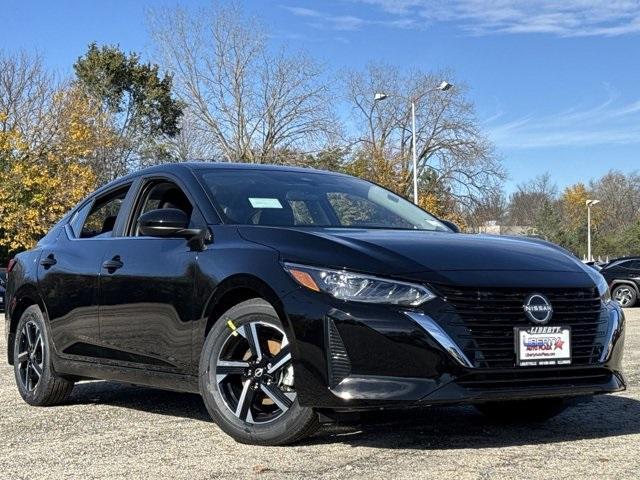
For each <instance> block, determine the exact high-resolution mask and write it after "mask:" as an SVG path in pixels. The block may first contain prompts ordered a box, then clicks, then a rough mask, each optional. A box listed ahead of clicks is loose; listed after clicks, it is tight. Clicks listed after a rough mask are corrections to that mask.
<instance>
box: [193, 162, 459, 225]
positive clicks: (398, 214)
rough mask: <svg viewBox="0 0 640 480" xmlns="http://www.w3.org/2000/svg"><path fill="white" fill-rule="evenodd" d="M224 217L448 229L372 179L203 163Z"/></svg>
mask: <svg viewBox="0 0 640 480" xmlns="http://www.w3.org/2000/svg"><path fill="white" fill-rule="evenodd" d="M199 176H200V178H201V180H202V183H203V184H204V186H205V188H206V189H207V190H208V191H209V193H210V194H211V197H212V199H213V200H214V203H215V204H216V208H217V209H218V211H219V212H220V213H221V214H222V215H223V216H224V220H225V223H231V224H237V225H266V226H284V227H294V226H295V227H331V228H382V229H407V230H430V231H443V232H448V231H450V229H449V228H448V227H447V226H445V225H444V224H443V223H442V222H440V221H439V220H438V219H436V218H435V217H433V216H432V215H429V214H428V213H427V212H425V211H424V210H422V209H420V208H418V207H416V206H415V205H414V204H412V203H411V202H408V201H407V200H405V199H403V198H402V197H400V196H398V195H396V194H394V193H392V192H390V191H388V190H385V189H384V188H381V187H378V186H377V185H374V184H372V183H369V182H366V181H364V180H360V179H357V178H353V177H348V176H342V175H332V174H328V173H320V172H318V173H315V172H300V171H273V170H261V171H259V170H248V169H224V170H222V169H203V170H200V171H199Z"/></svg>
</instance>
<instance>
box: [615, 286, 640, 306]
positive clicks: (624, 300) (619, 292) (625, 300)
mask: <svg viewBox="0 0 640 480" xmlns="http://www.w3.org/2000/svg"><path fill="white" fill-rule="evenodd" d="M611 297H612V298H613V299H614V300H615V301H616V302H618V303H619V304H620V306H621V307H622V308H631V307H633V306H634V305H635V304H636V301H637V299H638V294H637V293H636V291H635V289H634V288H633V287H632V286H631V285H618V286H617V287H615V288H614V289H613V292H611Z"/></svg>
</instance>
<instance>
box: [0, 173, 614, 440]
mask: <svg viewBox="0 0 640 480" xmlns="http://www.w3.org/2000/svg"><path fill="white" fill-rule="evenodd" d="M8 276H9V279H8V285H7V297H8V299H9V300H8V302H7V305H8V309H7V315H6V319H5V322H6V327H5V331H6V334H7V345H8V347H9V348H8V358H7V360H8V361H9V363H11V364H13V365H14V370H15V378H16V383H17V386H18V390H19V392H20V394H21V395H22V397H23V398H24V400H25V401H26V402H28V403H29V404H31V405H43V406H44V405H52V404H55V403H60V402H62V401H64V400H65V399H66V398H67V397H68V396H69V394H70V392H71V389H72V388H73V384H74V382H76V381H78V380H80V379H83V378H98V379H106V380H118V381H123V382H128V383H136V384H142V385H149V386H154V387H161V388H168V389H171V390H181V391H189V392H194V393H200V394H201V395H202V397H203V399H204V403H205V406H206V407H207V410H208V411H209V413H210V414H211V416H212V417H213V419H214V420H215V421H216V423H217V424H218V425H219V426H220V428H222V429H223V430H224V431H225V432H227V433H228V434H230V435H232V436H233V437H234V438H235V439H237V440H239V441H241V442H247V443H255V444H269V445H274V444H284V443H291V442H293V441H296V440H298V439H300V438H303V437H304V436H307V435H309V434H310V433H312V432H313V431H314V430H315V429H316V428H317V427H318V426H319V423H320V422H321V421H322V422H325V421H329V420H338V419H340V418H341V416H342V415H343V414H350V415H355V414H357V413H358V412H361V411H363V410H374V411H378V410H380V409H385V408H392V409H397V408H404V407H407V408H408V407H427V406H429V405H434V404H448V403H449V404H459V403H469V404H474V405H476V406H477V407H478V409H479V410H480V411H482V412H483V413H485V414H487V415H490V416H496V417H498V418H500V419H501V420H504V419H507V418H511V419H512V420H515V421H518V422H526V421H536V420H542V419H546V418H550V417H552V416H554V415H556V414H558V413H559V412H560V411H561V410H562V409H563V408H564V406H565V403H564V401H565V399H566V398H567V397H575V396H580V395H593V394H599V393H611V392H619V391H621V390H624V388H625V380H624V377H623V375H622V373H621V361H622V354H623V340H624V314H623V312H622V310H621V309H620V306H619V305H618V304H616V303H615V302H612V301H611V298H610V296H609V287H608V285H607V282H606V281H605V279H604V278H603V277H602V275H600V274H599V273H598V272H597V271H596V270H594V269H593V268H590V267H587V266H585V265H584V264H583V263H582V262H580V261H579V260H578V259H577V258H576V257H574V256H572V255H570V254H568V253H567V252H566V251H565V250H563V249H561V248H559V247H557V246H556V245H553V244H550V243H547V242H545V241H543V240H539V239H531V238H508V237H496V236H487V235H465V234H461V233H458V230H457V228H456V227H455V226H454V225H452V224H449V223H447V222H445V221H441V220H439V219H437V218H436V217H434V216H432V215H430V214H429V213H428V212H426V211H424V210H422V209H420V208H418V207H417V206H415V205H413V204H412V203H411V202H408V201H407V200H405V199H404V198H401V197H399V196H398V195H396V194H394V193H392V192H390V191H387V190H385V189H383V188H381V187H379V186H377V185H374V184H371V183H369V182H366V181H363V180H360V179H357V178H354V177H350V176H347V175H341V174H335V173H329V172H321V171H318V170H308V169H297V168H290V167H275V166H267V165H234V164H189V163H182V164H173V165H171V164H169V165H160V166H157V167H152V168H151V169H147V170H143V171H141V172H136V173H134V174H132V175H129V176H127V177H124V178H121V179H118V180H115V181H114V182H112V183H110V184H109V185H106V186H104V187H102V188H101V189H100V190H98V191H97V192H95V193H94V194H92V195H90V196H89V197H88V198H87V199H85V200H83V201H82V202H80V203H79V204H78V205H77V207H75V208H74V209H72V210H71V212H70V213H69V214H68V215H67V216H65V218H63V219H62V220H61V221H60V222H59V223H58V224H57V225H56V226H54V227H53V229H52V230H51V231H50V232H49V233H48V234H47V235H46V236H45V237H44V238H43V239H42V240H40V242H39V243H38V245H37V246H36V247H35V248H34V249H32V250H29V251H26V252H22V253H20V254H18V255H17V256H16V257H15V258H14V259H13V260H12V261H11V262H10V267H9V275H8ZM408 415H411V413H408Z"/></svg>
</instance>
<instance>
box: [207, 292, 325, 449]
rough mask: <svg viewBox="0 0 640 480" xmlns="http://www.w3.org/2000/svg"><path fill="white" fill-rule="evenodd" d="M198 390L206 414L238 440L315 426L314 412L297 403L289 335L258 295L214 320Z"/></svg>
mask: <svg viewBox="0 0 640 480" xmlns="http://www.w3.org/2000/svg"><path fill="white" fill-rule="evenodd" d="M200 391H201V394H202V397H203V399H204V403H205V405H206V407H207V410H208V412H209V414H210V415H211V417H212V418H213V419H214V421H215V422H216V423H217V424H218V426H219V427H220V428H221V429H222V430H224V431H225V432H226V433H227V434H228V435H231V436H232V437H233V438H234V439H235V440H237V441H238V442H242V443H251V444H257V445H284V444H289V443H293V442H295V441H297V440H300V439H301V438H303V437H305V436H307V435H310V434H311V433H313V432H314V431H315V430H316V429H317V428H318V418H317V415H316V414H315V413H314V412H313V410H312V409H311V408H308V407H302V406H300V404H299V403H298V398H297V393H296V389H295V378H294V371H293V364H292V361H291V346H290V344H289V339H288V338H287V335H286V334H285V332H284V329H283V328H282V323H281V322H280V319H279V318H278V315H277V314H276V312H275V310H274V309H273V307H272V306H271V305H270V304H269V303H267V302H266V301H264V300H262V299H253V300H247V301H246V302H242V303H240V304H238V305H236V306H235V307H233V308H231V309H230V310H228V311H227V312H225V313H224V314H223V315H222V317H220V319H219V320H218V321H217V322H216V323H215V325H214V326H213V328H212V329H211V331H210V332H209V334H208V335H207V338H206V340H205V344H204V348H203V350H202V355H201V358H200Z"/></svg>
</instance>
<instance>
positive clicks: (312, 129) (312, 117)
mask: <svg viewBox="0 0 640 480" xmlns="http://www.w3.org/2000/svg"><path fill="white" fill-rule="evenodd" d="M149 24H150V27H151V31H152V35H153V38H154V40H155V43H156V46H157V50H158V54H159V56H160V58H159V61H160V62H161V63H162V64H163V65H164V67H165V68H167V69H169V71H170V72H171V73H173V75H174V79H175V81H176V83H177V87H178V90H177V91H178V94H179V96H180V97H181V99H182V100H183V101H184V102H185V103H186V104H187V105H188V107H189V108H190V109H191V112H192V114H193V117H194V118H195V120H197V124H198V126H199V127H198V128H202V127H203V128H206V136H207V137H209V138H210V139H211V141H212V142H213V146H214V147H215V150H216V152H217V154H218V155H219V156H221V157H222V158H223V159H225V160H230V161H231V160H234V161H247V162H254V163H261V162H265V161H270V160H271V159H273V157H274V155H275V154H276V152H277V151H279V150H288V149H291V150H309V149H311V150H313V149H316V148H318V147H319V146H320V145H321V144H322V143H323V141H324V140H326V138H327V137H328V136H330V134H331V132H333V131H334V130H335V119H334V116H333V114H332V112H331V109H330V107H329V102H328V101H327V98H328V96H329V88H328V86H327V83H326V82H325V81H324V79H323V70H322V68H321V67H320V66H319V65H318V64H317V63H316V62H314V61H312V60H311V59H310V58H309V57H307V56H306V55H305V54H303V53H299V52H296V53H289V52H288V51H286V50H284V49H283V50H280V51H278V52H276V53H273V52H272V51H271V49H269V48H268V45H267V38H268V37H267V35H266V33H265V32H264V29H263V28H262V25H261V24H260V23H258V22H257V21H256V20H255V19H251V18H247V17H246V16H244V15H243V13H242V11H241V10H240V9H239V8H238V7H237V6H235V5H232V6H230V7H219V6H214V7H212V8H210V9H203V10H198V11H188V10H185V9H182V8H176V9H172V10H156V11H153V12H150V14H149Z"/></svg>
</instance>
